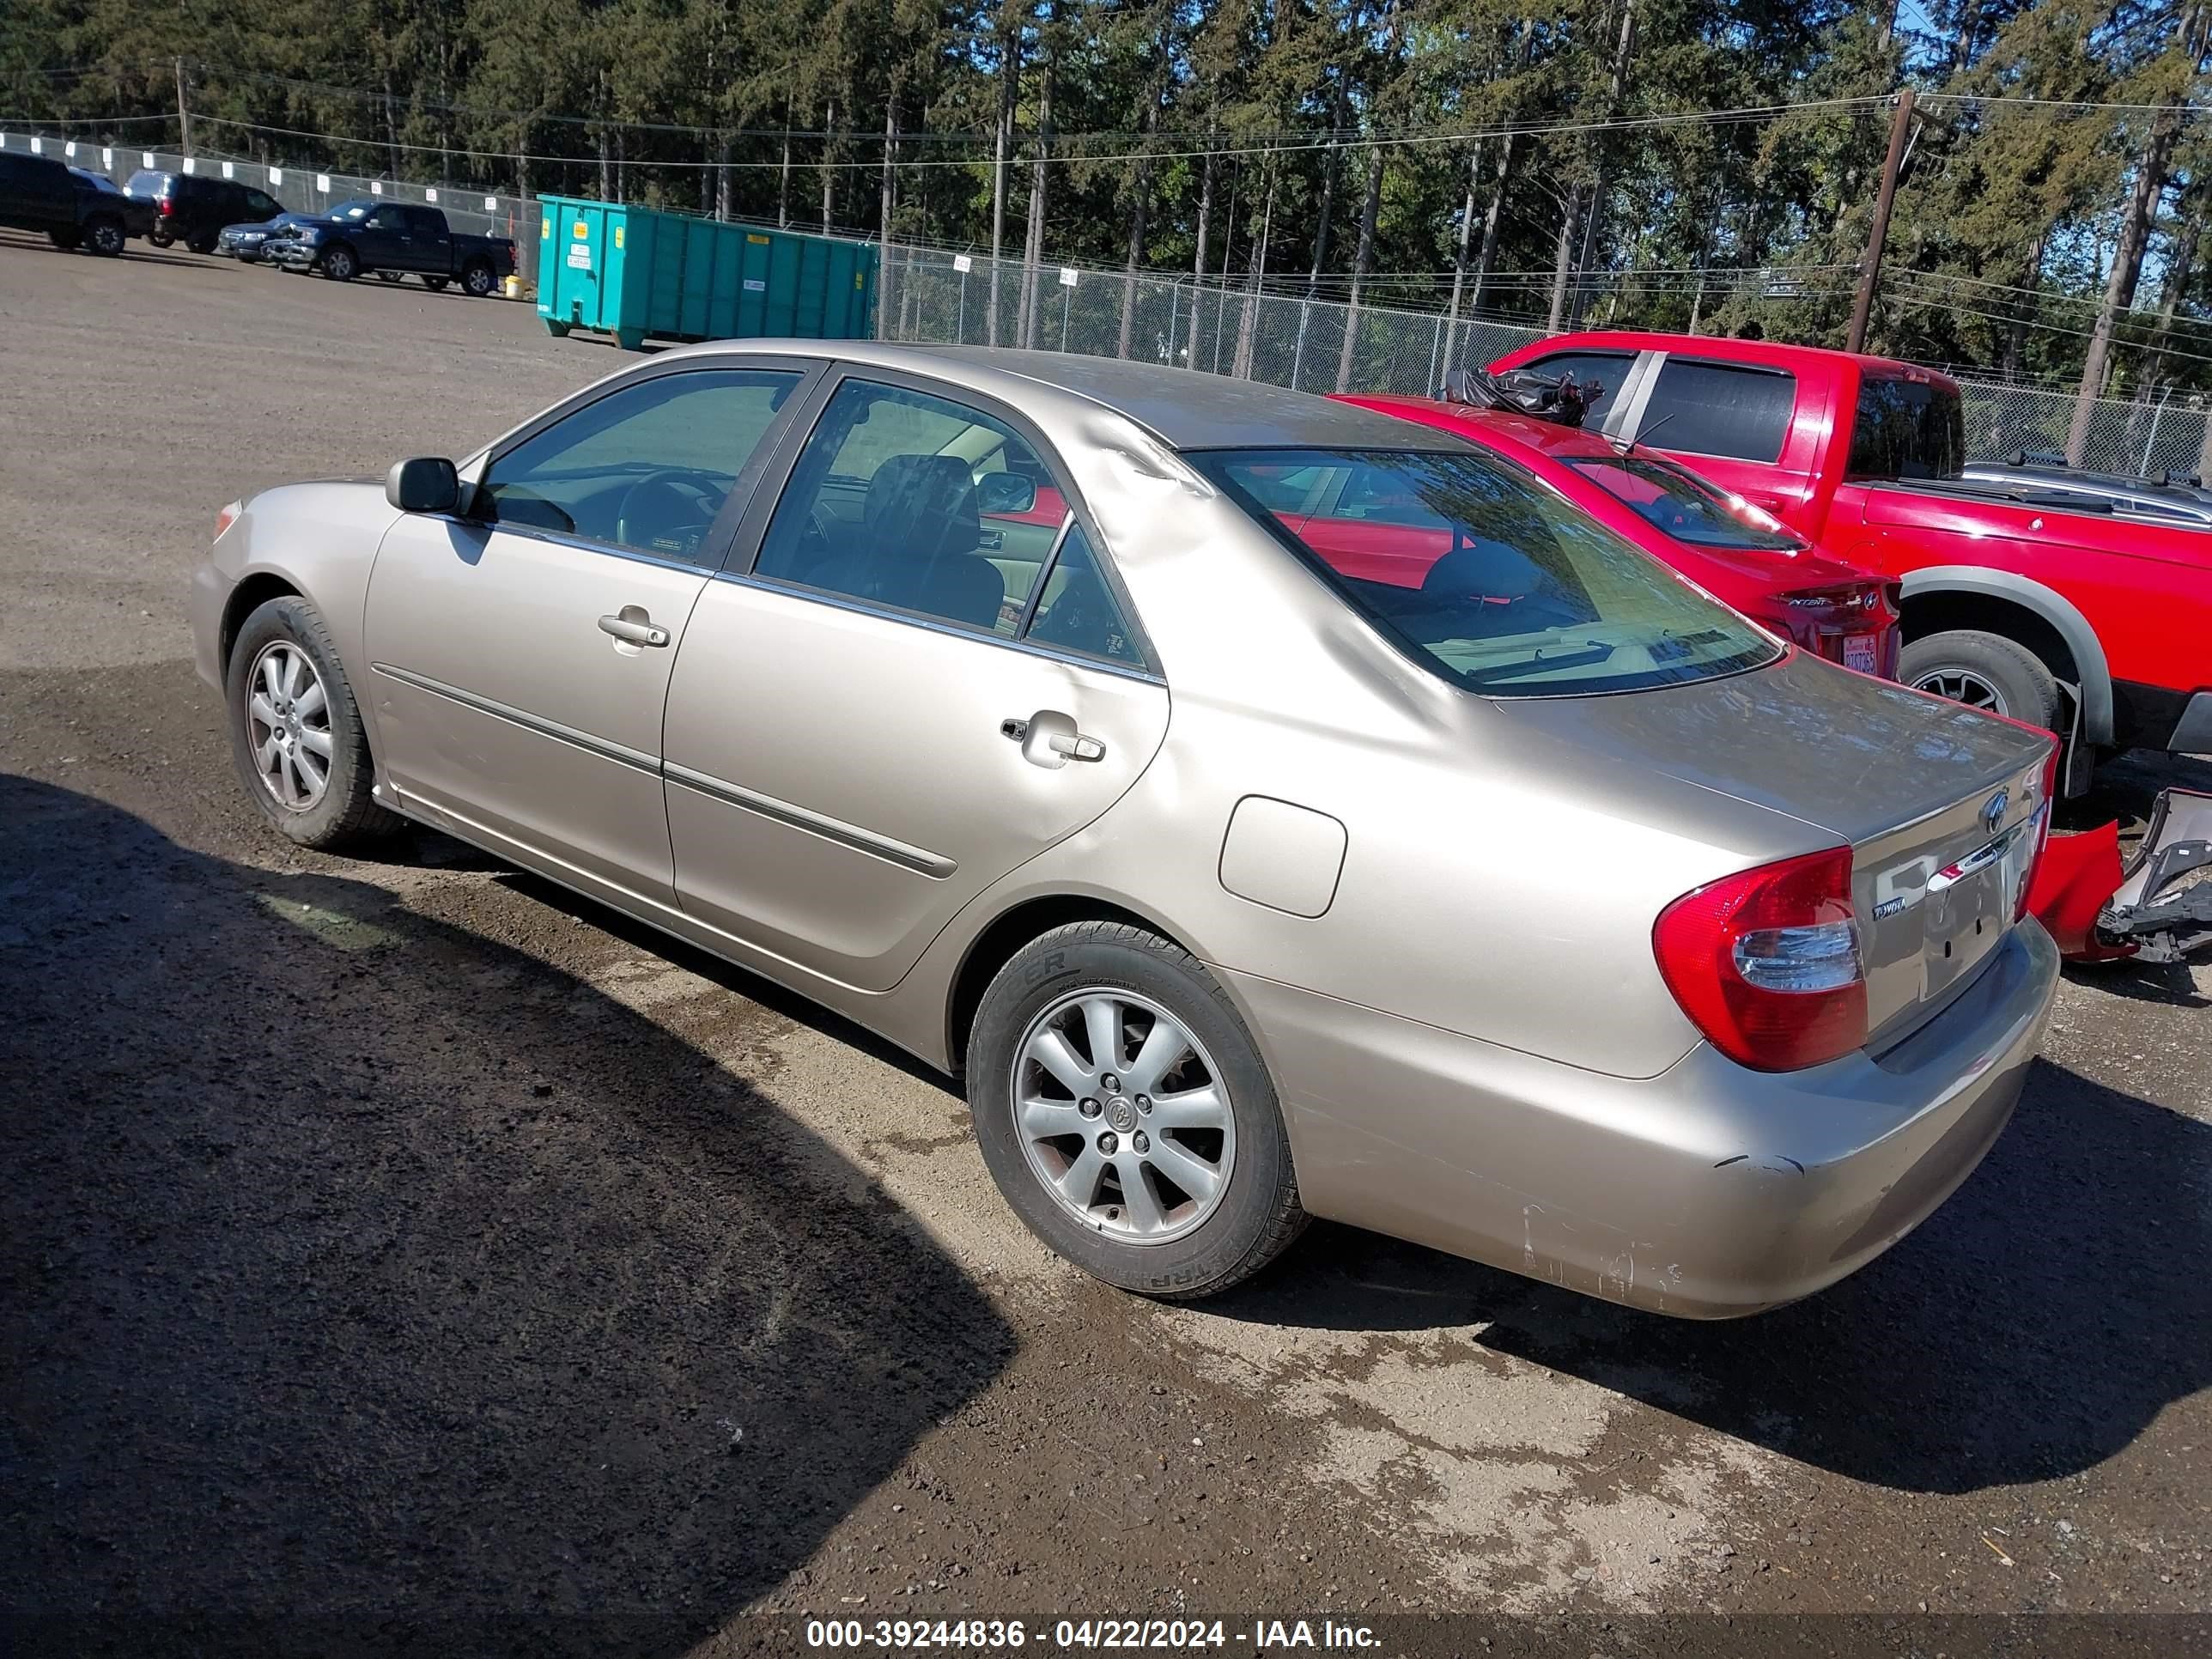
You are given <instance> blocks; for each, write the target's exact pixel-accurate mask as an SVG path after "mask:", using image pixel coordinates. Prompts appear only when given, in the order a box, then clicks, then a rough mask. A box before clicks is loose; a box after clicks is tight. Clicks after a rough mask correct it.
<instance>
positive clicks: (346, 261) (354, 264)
mask: <svg viewBox="0 0 2212 1659" xmlns="http://www.w3.org/2000/svg"><path fill="white" fill-rule="evenodd" d="M322 270H323V275H324V276H327V277H329V278H330V279H331V281H332V282H334V283H349V282H351V281H353V279H354V278H355V277H356V276H360V275H361V259H360V257H359V256H358V255H357V254H356V253H355V252H354V251H353V250H352V249H351V248H349V247H348V246H346V245H345V244H344V243H343V242H341V243H339V244H338V245H337V246H336V247H334V248H332V249H331V251H330V252H327V253H325V255H323V258H322Z"/></svg>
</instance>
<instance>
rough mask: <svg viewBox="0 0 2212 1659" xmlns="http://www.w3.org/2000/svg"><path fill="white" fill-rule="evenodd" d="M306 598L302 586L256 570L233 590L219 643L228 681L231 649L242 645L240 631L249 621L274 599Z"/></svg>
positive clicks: (226, 604)
mask: <svg viewBox="0 0 2212 1659" xmlns="http://www.w3.org/2000/svg"><path fill="white" fill-rule="evenodd" d="M306 597H307V595H306V594H305V593H303V592H301V591H300V586H299V584H298V583H296V582H295V581H293V580H291V579H290V578H289V577H287V576H280V575H278V574H276V572H275V571H273V570H256V571H254V572H252V574H249V575H247V576H246V577H245V578H244V579H243V580H240V582H239V584H238V586H235V587H234V588H232V589H231V590H230V597H229V598H228V599H225V600H224V601H223V606H222V629H221V630H220V632H219V633H218V635H217V637H216V668H217V669H218V670H219V671H221V672H222V675H223V676H224V678H225V679H226V680H228V677H229V674H230V652H231V647H233V646H234V645H235V644H236V643H237V642H238V631H239V629H241V628H243V627H245V626H246V618H247V617H250V616H252V614H253V613H254V612H255V611H258V610H259V609H261V607H262V606H263V605H266V604H268V603H269V601H270V600H271V599H305V598H306Z"/></svg>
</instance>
